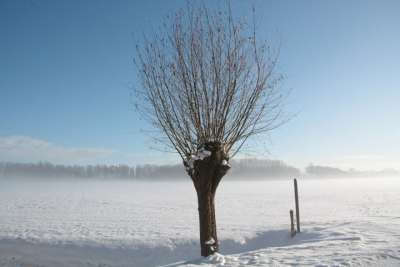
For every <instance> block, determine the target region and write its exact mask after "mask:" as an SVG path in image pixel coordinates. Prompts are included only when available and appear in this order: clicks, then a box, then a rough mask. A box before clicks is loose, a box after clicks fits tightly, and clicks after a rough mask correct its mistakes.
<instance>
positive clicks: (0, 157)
mask: <svg viewBox="0 0 400 267" xmlns="http://www.w3.org/2000/svg"><path fill="white" fill-rule="evenodd" d="M114 153H115V151H114V150H109V149H102V148H70V147H65V146H61V145H56V144H52V143H50V142H47V141H45V140H41V139H35V138H32V137H29V136H15V135H14V136H5V137H4V136H3V137H1V136H0V161H12V162H37V161H49V162H52V163H56V164H91V163H98V162H99V161H100V162H101V161H102V160H106V159H109V158H110V157H112V155H113V154H114Z"/></svg>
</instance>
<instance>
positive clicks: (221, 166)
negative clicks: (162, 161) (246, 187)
mask: <svg viewBox="0 0 400 267" xmlns="http://www.w3.org/2000/svg"><path fill="white" fill-rule="evenodd" d="M166 21H167V22H166V23H164V25H163V27H162V29H161V30H160V31H159V32H158V34H157V35H156V36H154V38H152V39H147V38H145V41H144V44H143V45H142V46H138V47H137V52H138V56H137V58H136V59H135V62H136V65H137V67H138V73H139V76H140V79H141V81H142V86H141V87H140V88H139V89H137V90H136V93H137V94H136V104H137V107H138V108H139V111H141V114H142V115H143V116H144V117H145V118H146V119H147V120H148V121H149V122H151V124H152V125H153V126H154V127H155V128H156V129H157V130H158V131H157V132H158V133H159V135H157V137H156V138H157V140H158V141H160V142H161V143H162V144H164V145H166V146H167V147H169V148H171V149H173V150H174V151H176V152H177V153H179V155H180V156H181V158H182V160H183V164H184V166H185V168H186V171H187V174H188V175H189V176H190V178H191V179H192V181H193V184H194V187H195V189H196V192H197V198H198V211H199V221H200V245H201V255H202V256H208V255H210V254H213V253H214V252H217V251H218V249H219V247H218V238H217V228H216V220H215V207H214V198H215V193H216V190H217V187H218V185H219V183H220V181H221V179H222V177H224V175H225V174H226V173H227V171H228V170H229V168H230V165H229V160H230V159H231V158H232V157H233V156H234V155H236V154H237V152H239V151H240V149H241V148H242V146H243V144H244V143H245V142H246V141H247V140H248V139H249V138H250V137H253V136H255V135H257V134H260V133H265V132H267V131H270V130H272V129H274V128H276V127H277V126H278V125H280V123H281V122H282V121H281V119H280V115H281V108H282V105H281V104H282V99H283V98H282V94H281V92H280V89H279V88H278V87H277V82H278V81H279V77H278V76H277V75H276V74H275V70H274V68H275V65H276V59H277V56H276V55H277V53H272V52H271V50H270V49H269V47H268V46H267V45H266V44H265V42H261V43H259V42H258V40H257V39H256V33H255V30H254V29H255V27H253V26H254V24H253V26H251V27H249V24H246V22H245V21H243V19H238V20H235V19H234V18H233V16H232V13H231V11H230V8H227V11H225V12H220V11H217V12H211V11H210V10H208V9H207V8H206V7H200V8H188V9H187V10H180V11H179V12H178V13H176V14H175V15H174V16H172V17H169V18H167V20H166Z"/></svg>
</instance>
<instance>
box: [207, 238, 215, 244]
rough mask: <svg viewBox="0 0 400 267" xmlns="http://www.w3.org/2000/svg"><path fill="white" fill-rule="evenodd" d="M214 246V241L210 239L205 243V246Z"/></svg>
mask: <svg viewBox="0 0 400 267" xmlns="http://www.w3.org/2000/svg"><path fill="white" fill-rule="evenodd" d="M214 244H215V240H214V238H212V237H211V238H210V239H209V240H207V241H206V245H214Z"/></svg>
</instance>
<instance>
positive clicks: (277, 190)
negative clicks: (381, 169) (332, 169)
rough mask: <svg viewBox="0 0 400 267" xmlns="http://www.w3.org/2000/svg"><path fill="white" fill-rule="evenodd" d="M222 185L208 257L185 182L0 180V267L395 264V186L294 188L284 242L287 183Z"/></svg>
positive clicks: (399, 218) (367, 182)
mask: <svg viewBox="0 0 400 267" xmlns="http://www.w3.org/2000/svg"><path fill="white" fill-rule="evenodd" d="M227 179H228V178H227ZM227 179H225V180H223V181H222V183H221V186H220V188H219V189H218V192H217V196H216V203H217V207H216V210H217V225H218V237H219V245H220V252H219V253H220V254H215V255H212V256H210V257H208V258H201V257H199V253H200V247H199V241H198V218H197V207H196V203H197V200H196V198H195V191H194V189H193V185H192V184H191V183H190V182H189V181H188V182H148V183H141V182H129V181H122V180H121V181H96V180H86V181H84V180H63V181H52V182H48V181H35V180H30V181H29V180H27V181H11V180H0V266H15V267H17V266H34V267H38V266H45V267H47V266H142V267H146V266H193V267H195V266H210V267H211V266H213V267H214V266H232V267H235V266H292V265H300V266H346V265H350V266H399V265H400V204H399V203H400V194H399V192H400V178H376V179H372V178H371V179H336V180H335V179H319V180H318V179H310V180H301V179H299V180H298V183H299V197H300V212H301V222H302V229H301V230H302V232H301V233H298V234H297V235H296V236H295V237H294V238H291V237H290V221H289V210H290V209H293V208H294V199H293V184H292V181H290V180H275V181H265V182H254V181H253V182H243V181H232V182H229V181H227ZM214 241H215V240H214Z"/></svg>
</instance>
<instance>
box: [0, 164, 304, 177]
mask: <svg viewBox="0 0 400 267" xmlns="http://www.w3.org/2000/svg"><path fill="white" fill-rule="evenodd" d="M231 165H232V168H231V170H230V171H229V172H228V176H227V177H230V178H231V179H239V178H255V179H263V178H280V177H288V178H290V177H294V176H298V175H299V174H300V170H299V169H297V168H295V167H292V166H289V165H287V164H285V163H284V162H282V161H279V160H260V159H242V160H234V161H232V162H231ZM0 176H2V177H43V178H45V177H48V178H54V177H87V178H94V177H101V178H128V179H147V178H160V179H174V178H175V179H181V178H186V179H187V178H188V176H187V174H186V172H185V170H184V167H183V165H182V164H175V165H152V164H145V165H137V166H128V165H86V166H80V165H70V166H66V165H55V164H52V163H49V162H39V163H13V162H0Z"/></svg>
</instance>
